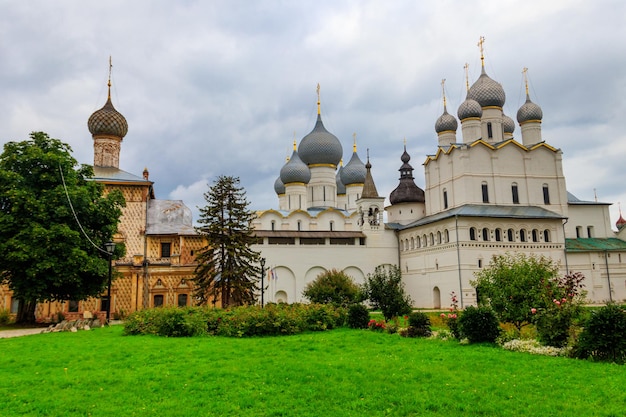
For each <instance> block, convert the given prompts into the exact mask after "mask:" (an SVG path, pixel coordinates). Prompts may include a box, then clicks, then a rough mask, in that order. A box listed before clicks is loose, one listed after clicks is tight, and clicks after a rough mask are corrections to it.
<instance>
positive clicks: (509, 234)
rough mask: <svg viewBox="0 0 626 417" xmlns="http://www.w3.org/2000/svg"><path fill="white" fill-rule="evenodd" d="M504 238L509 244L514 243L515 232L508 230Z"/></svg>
mask: <svg viewBox="0 0 626 417" xmlns="http://www.w3.org/2000/svg"><path fill="white" fill-rule="evenodd" d="M506 238H507V240H508V241H509V242H515V232H514V231H513V229H509V230H507V231H506Z"/></svg>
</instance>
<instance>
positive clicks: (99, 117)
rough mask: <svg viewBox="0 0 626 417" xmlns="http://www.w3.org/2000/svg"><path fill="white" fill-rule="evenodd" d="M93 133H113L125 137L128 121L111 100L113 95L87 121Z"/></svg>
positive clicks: (112, 134)
mask: <svg viewBox="0 0 626 417" xmlns="http://www.w3.org/2000/svg"><path fill="white" fill-rule="evenodd" d="M87 126H88V127H89V131H90V132H91V134H92V135H94V136H95V135H111V136H117V137H120V138H123V137H124V136H126V133H128V123H127V122H126V118H125V117H124V116H122V114H121V113H119V112H118V111H117V110H115V107H113V103H112V102H111V96H110V95H109V98H108V99H107V102H106V103H105V104H104V107H102V108H101V109H100V110H96V111H95V112H94V113H93V114H92V115H91V116H90V117H89V120H88V121H87Z"/></svg>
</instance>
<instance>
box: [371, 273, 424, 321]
mask: <svg viewBox="0 0 626 417" xmlns="http://www.w3.org/2000/svg"><path fill="white" fill-rule="evenodd" d="M362 293H363V297H364V298H365V299H366V300H369V302H370V303H371V304H372V306H373V307H374V308H375V309H380V310H381V311H382V313H383V316H384V317H385V320H387V321H389V320H391V319H392V318H393V317H398V316H402V315H405V314H409V313H410V312H411V311H412V309H411V297H409V295H408V294H406V293H405V292H404V283H403V282H402V272H401V271H400V268H398V267H397V266H395V265H391V266H389V267H385V266H383V265H379V266H377V267H376V269H375V270H374V273H373V274H368V275H367V277H366V278H365V283H364V284H363V287H362Z"/></svg>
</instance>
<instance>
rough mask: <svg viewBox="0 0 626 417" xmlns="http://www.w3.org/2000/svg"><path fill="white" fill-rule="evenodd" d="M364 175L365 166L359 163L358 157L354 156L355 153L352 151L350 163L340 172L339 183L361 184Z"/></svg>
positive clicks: (365, 171)
mask: <svg viewBox="0 0 626 417" xmlns="http://www.w3.org/2000/svg"><path fill="white" fill-rule="evenodd" d="M366 173H367V169H366V168H365V164H364V163H363V162H362V161H361V159H360V158H359V155H357V154H356V151H354V152H353V153H352V158H350V161H349V162H348V163H347V164H346V166H344V167H343V169H342V170H341V182H343V183H344V185H351V184H363V182H365V174H366Z"/></svg>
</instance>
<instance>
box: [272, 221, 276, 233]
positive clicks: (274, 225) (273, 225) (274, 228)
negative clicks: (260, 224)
mask: <svg viewBox="0 0 626 417" xmlns="http://www.w3.org/2000/svg"><path fill="white" fill-rule="evenodd" d="M274 230H276V221H275V220H272V232H273V231H274Z"/></svg>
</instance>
